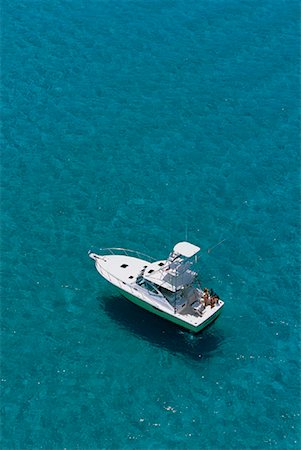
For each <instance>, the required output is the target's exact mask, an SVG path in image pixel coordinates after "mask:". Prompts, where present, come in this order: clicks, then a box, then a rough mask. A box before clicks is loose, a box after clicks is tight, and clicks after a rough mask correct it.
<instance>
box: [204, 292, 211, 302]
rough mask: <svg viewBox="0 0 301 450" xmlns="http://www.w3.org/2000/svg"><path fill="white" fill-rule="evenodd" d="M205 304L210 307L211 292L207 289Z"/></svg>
mask: <svg viewBox="0 0 301 450" xmlns="http://www.w3.org/2000/svg"><path fill="white" fill-rule="evenodd" d="M204 303H205V306H207V305H210V296H209V290H208V289H207V288H205V289H204Z"/></svg>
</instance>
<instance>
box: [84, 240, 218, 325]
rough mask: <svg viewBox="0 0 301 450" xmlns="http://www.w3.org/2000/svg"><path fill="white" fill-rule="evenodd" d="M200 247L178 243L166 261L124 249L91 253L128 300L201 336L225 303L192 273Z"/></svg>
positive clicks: (96, 263) (101, 272)
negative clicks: (202, 285)
mask: <svg viewBox="0 0 301 450" xmlns="http://www.w3.org/2000/svg"><path fill="white" fill-rule="evenodd" d="M199 251H200V247H197V246H196V245H194V244H190V243H189V242H179V243H177V244H176V245H175V246H174V248H173V250H172V251H171V253H170V254H169V256H168V258H167V259H162V260H159V261H156V260H154V258H151V257H149V256H147V255H145V254H143V253H141V252H137V251H134V250H129V249H124V248H103V249H99V250H98V251H97V253H95V252H94V251H92V250H90V251H89V256H90V258H92V259H93V260H94V261H95V266H96V269H97V271H98V272H99V273H100V275H101V276H102V277H103V278H105V279H106V280H107V281H108V282H109V283H111V284H112V285H114V286H116V288H117V289H118V290H119V292H120V293H121V294H122V295H123V296H124V297H125V298H127V299H128V300H130V301H131V302H133V303H135V304H136V305H138V306H141V307H142V308H144V309H146V310H147V311H150V312H152V313H154V314H156V315H157V316H160V317H163V318H164V319H167V320H169V321H170V322H173V323H175V324H177V325H180V326H181V327H183V328H185V329H187V330H189V331H192V332H194V333H198V332H199V331H201V330H203V328H205V327H206V326H207V325H209V324H210V323H211V322H213V321H214V320H215V319H216V318H217V317H218V316H219V315H220V313H221V310H222V308H223V306H224V302H223V301H222V300H221V299H220V298H219V297H218V295H217V294H215V293H214V292H213V291H212V290H210V291H209V289H207V288H204V289H203V288H202V287H201V285H200V282H199V280H198V274H197V272H195V271H194V270H193V267H192V266H193V264H194V262H196V261H197V254H198V252H199Z"/></svg>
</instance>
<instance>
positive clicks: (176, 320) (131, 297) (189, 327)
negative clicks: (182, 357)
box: [119, 289, 222, 333]
mask: <svg viewBox="0 0 301 450" xmlns="http://www.w3.org/2000/svg"><path fill="white" fill-rule="evenodd" d="M119 292H120V293H121V294H122V295H123V296H124V297H125V298H126V299H128V300H130V301H131V302H132V303H135V304H136V305H138V306H141V308H144V309H146V310H147V311H150V312H152V313H153V314H156V315H157V316H160V317H163V318H164V319H167V320H169V321H170V322H173V323H176V324H177V325H180V326H181V327H183V328H186V329H187V330H190V331H193V332H194V333H198V332H199V331H201V330H203V328H205V327H206V326H207V325H209V324H210V323H211V322H213V321H214V320H215V319H216V318H217V317H218V316H219V315H220V313H221V310H222V308H220V309H219V310H218V311H217V312H216V313H215V314H214V315H213V316H211V317H209V318H208V319H207V320H206V321H205V322H203V323H202V324H200V325H199V326H198V327H196V326H193V325H191V324H189V323H187V322H185V321H184V320H181V319H179V318H177V317H174V316H171V315H170V314H168V313H165V312H163V311H160V310H159V309H157V308H155V307H153V306H152V305H150V304H149V303H146V302H144V301H143V300H140V298H137V297H135V296H134V295H132V294H129V293H128V292H126V291H123V290H122V289H119Z"/></svg>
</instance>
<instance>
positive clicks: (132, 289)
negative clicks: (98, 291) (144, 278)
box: [99, 267, 158, 303]
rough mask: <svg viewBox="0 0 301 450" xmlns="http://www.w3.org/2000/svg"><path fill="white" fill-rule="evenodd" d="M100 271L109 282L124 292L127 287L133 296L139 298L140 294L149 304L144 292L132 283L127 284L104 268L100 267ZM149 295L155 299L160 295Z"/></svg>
mask: <svg viewBox="0 0 301 450" xmlns="http://www.w3.org/2000/svg"><path fill="white" fill-rule="evenodd" d="M99 271H100V272H101V273H103V274H104V275H105V276H106V278H107V279H108V281H109V282H110V283H112V284H114V285H115V286H117V287H119V288H120V289H122V290H125V287H126V288H127V289H126V290H128V291H129V292H130V293H131V294H132V295H134V296H136V297H137V293H139V295H140V296H141V297H142V299H143V300H144V301H146V302H147V303H149V301H148V300H149V299H148V297H147V296H146V295H145V294H144V292H143V291H142V290H140V289H137V288H136V287H134V286H132V285H131V284H130V283H126V282H125V281H123V280H121V279H120V278H118V277H116V275H113V274H112V273H111V272H109V271H108V270H106V269H104V268H103V267H100V268H99ZM149 294H150V295H151V296H153V297H155V298H156V297H157V296H158V294H155V293H152V292H150V293H149Z"/></svg>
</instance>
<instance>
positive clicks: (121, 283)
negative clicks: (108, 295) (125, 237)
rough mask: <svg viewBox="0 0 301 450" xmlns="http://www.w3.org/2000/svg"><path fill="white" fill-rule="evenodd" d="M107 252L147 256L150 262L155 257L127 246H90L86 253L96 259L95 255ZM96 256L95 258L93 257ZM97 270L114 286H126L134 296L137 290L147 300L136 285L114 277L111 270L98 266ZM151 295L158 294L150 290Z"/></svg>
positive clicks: (103, 254)
mask: <svg viewBox="0 0 301 450" xmlns="http://www.w3.org/2000/svg"><path fill="white" fill-rule="evenodd" d="M108 252H109V253H110V254H111V255H126V256H134V255H135V256H137V257H139V258H141V257H143V258H148V260H149V261H150V262H152V261H155V258H152V257H151V256H149V255H146V254H145V253H142V252H138V251H135V250H130V249H127V248H116V247H107V248H96V247H92V248H91V249H90V250H89V252H88V254H89V255H90V254H94V255H93V259H97V256H99V257H100V258H102V257H103V256H105V255H108ZM95 257H96V258H95ZM98 270H99V271H100V272H101V273H103V274H104V275H105V277H106V278H107V279H108V281H109V282H110V283H112V284H114V285H115V286H117V287H119V288H120V289H123V290H124V288H125V286H126V288H127V290H128V291H129V292H130V293H131V294H132V295H134V296H137V293H138V292H139V295H140V296H141V297H142V299H143V300H145V301H147V302H148V297H147V296H146V295H145V294H144V293H143V291H142V290H140V289H139V290H138V289H137V288H136V287H134V286H132V285H131V283H126V282H125V281H123V280H121V279H120V278H118V277H116V275H113V274H112V273H111V272H109V271H108V270H106V269H105V268H104V267H99V268H98ZM150 295H151V296H154V297H156V296H157V295H158V294H154V293H152V292H150Z"/></svg>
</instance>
